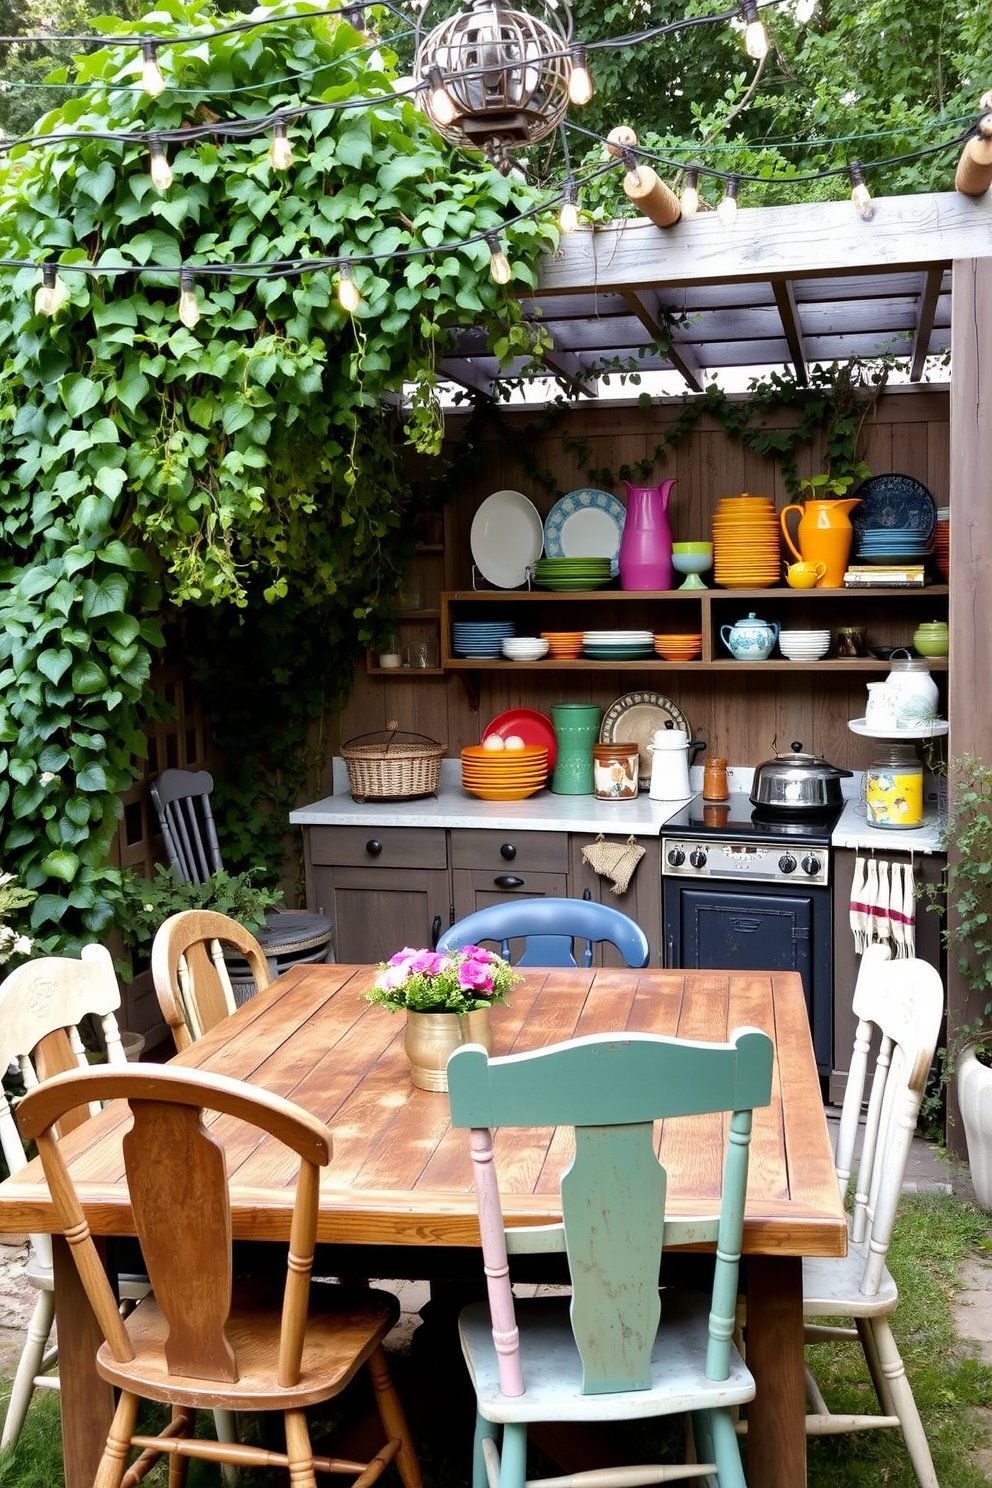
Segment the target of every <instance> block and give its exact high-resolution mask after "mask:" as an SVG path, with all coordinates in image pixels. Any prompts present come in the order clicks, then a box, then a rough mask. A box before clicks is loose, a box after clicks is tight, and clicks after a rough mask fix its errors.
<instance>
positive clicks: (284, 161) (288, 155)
mask: <svg viewBox="0 0 992 1488" xmlns="http://www.w3.org/2000/svg"><path fill="white" fill-rule="evenodd" d="M269 160H270V161H271V163H272V169H273V170H277V171H284V170H289V167H290V166H291V165H292V163H293V151H292V147H291V146H290V143H289V139H288V138H287V136H286V125H285V123H284V121H283V120H282V119H277V120H276V121H275V123H274V124H273V126H272V143H271V145H270V146H269Z"/></svg>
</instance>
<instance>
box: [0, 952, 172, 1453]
mask: <svg viewBox="0 0 992 1488" xmlns="http://www.w3.org/2000/svg"><path fill="white" fill-rule="evenodd" d="M120 1005H121V994H120V990H119V988H118V985H117V978H116V976H115V975H114V964H113V961H112V960H111V957H110V952H109V951H107V950H105V949H104V947H103V946H99V945H90V946H84V947H83V952H82V957H81V959H80V960H78V961H76V960H74V959H72V958H70V957H67V956H42V957H39V958H38V959H37V960H35V961H28V962H26V963H25V965H23V966H19V967H18V968H17V969H16V971H12V972H11V973H10V975H9V976H8V977H7V978H6V979H5V981H4V982H3V984H2V986H0V1069H6V1068H7V1067H8V1066H9V1065H10V1064H12V1063H13V1062H15V1061H16V1063H17V1064H18V1066H19V1067H20V1071H21V1077H22V1079H23V1081H24V1087H25V1089H26V1090H31V1089H33V1088H34V1086H36V1085H38V1084H40V1083H41V1082H42V1081H44V1080H47V1079H50V1078H51V1076H52V1075H56V1074H59V1073H60V1072H61V1071H62V1070H67V1069H75V1068H76V1067H77V1066H79V1067H81V1068H83V1069H85V1068H86V1067H87V1058H86V1051H85V1049H84V1048H83V1042H82V1039H81V1038H80V1036H79V1024H80V1023H81V1022H82V1020H83V1019H84V1018H85V1017H86V1016H87V1015H91V1016H92V1017H94V1018H96V1019H97V1021H98V1024H99V1028H100V1032H101V1034H102V1036H103V1041H104V1044H105V1047H106V1052H107V1061H108V1063H110V1064H115V1065H123V1064H125V1063H126V1060H125V1057H124V1050H123V1048H122V1046H121V1036H120V1032H119V1030H118V1027H117V1019H116V1017H115V1016H114V1015H115V1013H116V1012H117V1010H118V1008H119V1007H120ZM75 1115H76V1117H77V1119H76V1120H74V1121H73V1122H72V1124H73V1125H78V1124H79V1120H82V1119H85V1118H86V1116H87V1115H89V1112H88V1111H84V1112H82V1113H81V1114H80V1113H75ZM0 1144H2V1147H3V1155H4V1158H5V1159H6V1162H7V1167H8V1169H9V1171H10V1172H11V1173H16V1172H17V1171H18V1170H19V1169H20V1168H22V1167H23V1166H24V1164H25V1163H26V1162H27V1156H26V1154H25V1151H24V1147H23V1145H22V1143H21V1138H20V1134H19V1133H18V1130H17V1125H16V1123H15V1121H14V1117H13V1113H12V1111H11V1108H10V1105H9V1102H8V1100H7V1097H6V1094H5V1093H4V1094H3V1097H2V1099H0ZM27 1275H28V1277H29V1278H30V1280H31V1282H32V1283H33V1284H34V1286H36V1287H37V1288H38V1300H37V1302H36V1303H35V1307H34V1312H33V1313H32V1315H31V1321H30V1323H29V1324H28V1332H27V1338H26V1339H25V1341H24V1348H23V1350H22V1352H21V1357H20V1361H19V1363H18V1365H17V1371H16V1373H15V1375H14V1382H13V1385H12V1387H11V1392H10V1404H9V1405H8V1407H7V1416H6V1420H5V1421H4V1426H3V1433H2V1436H0V1451H6V1450H7V1449H8V1448H9V1447H12V1446H13V1445H14V1444H15V1442H16V1441H17V1438H18V1436H19V1435H20V1432H21V1427H22V1426H23V1425H24V1418H25V1416H26V1415H27V1411H28V1406H29V1405H30V1404H31V1398H32V1396H33V1394H34V1391H35V1389H36V1388H42V1389H50V1390H51V1389H54V1390H57V1389H58V1386H59V1382H58V1376H57V1375H53V1374H52V1373H51V1370H52V1369H53V1368H54V1367H55V1365H56V1364H57V1362H58V1350H57V1349H55V1348H49V1347H48V1340H49V1337H50V1334H51V1331H52V1323H53V1321H54V1319H55V1291H54V1286H53V1281H52V1241H51V1236H50V1235H32V1236H31V1237H30V1253H29V1257H28V1267H27ZM147 1290H148V1284H147V1282H144V1283H143V1284H142V1282H141V1280H140V1278H138V1279H133V1278H132V1279H129V1280H128V1281H127V1282H124V1281H122V1295H130V1297H131V1298H132V1299H133V1298H134V1297H136V1296H143V1295H144V1293H145V1292H147Z"/></svg>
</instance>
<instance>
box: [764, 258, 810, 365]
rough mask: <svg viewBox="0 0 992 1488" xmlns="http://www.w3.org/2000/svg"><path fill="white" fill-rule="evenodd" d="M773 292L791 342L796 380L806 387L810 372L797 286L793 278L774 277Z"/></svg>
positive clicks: (788, 340)
mask: <svg viewBox="0 0 992 1488" xmlns="http://www.w3.org/2000/svg"><path fill="white" fill-rule="evenodd" d="M772 292H773V294H774V295H775V304H776V305H777V306H778V313H779V316H780V318H781V321H782V330H783V331H784V332H785V339H786V341H787V342H788V343H789V355H790V356H791V357H792V367H793V370H794V372H795V374H796V381H797V382H798V384H799V386H800V387H806V385H807V384H808V382H809V372H808V370H807V367H806V352H805V349H804V347H803V333H802V328H801V326H800V324H799V310H798V307H797V305H796V290H795V286H794V284H793V283H792V280H791V279H773V280H772Z"/></svg>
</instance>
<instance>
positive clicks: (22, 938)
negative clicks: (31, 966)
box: [14, 935, 31, 956]
mask: <svg viewBox="0 0 992 1488" xmlns="http://www.w3.org/2000/svg"><path fill="white" fill-rule="evenodd" d="M14 951H15V953H16V954H17V955H18V956H30V954H31V942H30V940H28V938H27V936H26V935H19V936H18V937H17V939H16V940H15V941H14Z"/></svg>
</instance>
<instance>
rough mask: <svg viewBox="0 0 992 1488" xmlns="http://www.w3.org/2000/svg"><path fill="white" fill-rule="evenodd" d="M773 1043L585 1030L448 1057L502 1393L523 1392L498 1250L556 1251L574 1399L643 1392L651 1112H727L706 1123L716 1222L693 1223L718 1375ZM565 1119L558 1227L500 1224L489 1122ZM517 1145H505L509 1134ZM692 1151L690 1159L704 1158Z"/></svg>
mask: <svg viewBox="0 0 992 1488" xmlns="http://www.w3.org/2000/svg"><path fill="white" fill-rule="evenodd" d="M771 1077H772V1043H771V1039H770V1038H769V1037H768V1036H767V1034H764V1033H759V1032H758V1031H757V1030H756V1029H737V1030H735V1032H734V1034H733V1035H732V1038H731V1041H730V1042H729V1043H727V1044H704V1043H690V1042H686V1041H685V1040H681V1039H670V1038H661V1037H658V1036H657V1035H652V1034H636V1033H635V1034H596V1035H593V1036H591V1037H587V1038H580V1039H572V1040H570V1041H569V1042H567V1043H562V1044H555V1045H551V1046H550V1047H548V1048H544V1049H540V1050H538V1051H536V1052H535V1053H532V1054H515V1055H508V1056H505V1057H502V1058H498V1059H491V1058H489V1056H488V1055H487V1054H486V1052H485V1050H484V1049H482V1048H481V1047H480V1046H479V1045H473V1044H468V1045H464V1046H463V1047H462V1048H461V1049H458V1050H456V1051H455V1053H454V1054H453V1055H452V1056H451V1059H450V1060H449V1061H448V1095H449V1100H450V1103H451V1119H452V1124H453V1125H454V1126H467V1127H471V1128H472V1133H471V1147H472V1158H473V1164H474V1172H475V1189H476V1197H477V1200H478V1206H479V1226H480V1229H481V1232H482V1250H483V1257H484V1260H485V1268H486V1276H487V1278H488V1284H489V1305H490V1311H491V1314H492V1321H493V1338H494V1341H495V1343H496V1350H497V1356H498V1358H499V1368H500V1388H501V1390H502V1392H503V1394H504V1395H520V1394H522V1393H523V1392H524V1388H525V1382H524V1380H523V1376H522V1371H521V1364H520V1356H519V1350H518V1347H517V1333H516V1323H515V1318H514V1311H513V1293H512V1290H511V1288H510V1280H509V1271H508V1263H507V1255H508V1252H509V1251H513V1252H515V1253H516V1252H521V1251H525V1250H558V1249H564V1250H565V1252H566V1255H567V1257H568V1263H569V1270H570V1273H571V1282H572V1304H571V1320H572V1330H573V1333H574V1335H575V1342H576V1346H577V1348H578V1351H579V1354H580V1357H581V1359H582V1367H583V1387H582V1388H583V1393H587V1394H603V1393H615V1392H617V1391H621V1390H641V1389H646V1388H647V1387H648V1386H649V1385H650V1383H651V1351H652V1348H653V1347H654V1340H655V1334H656V1332H657V1327H658V1320H659V1317H660V1308H661V1303H660V1300H659V1290H658V1272H659V1265H660V1261H661V1254H662V1250H663V1247H664V1244H665V1241H666V1238H667V1239H668V1240H669V1241H671V1240H672V1239H673V1238H675V1235H674V1232H673V1231H671V1230H668V1232H667V1235H666V1230H667V1227H666V1223H665V1189H666V1181H667V1179H666V1173H665V1170H664V1168H663V1167H662V1165H661V1164H660V1162H659V1161H658V1158H657V1156H656V1147H655V1137H654V1128H653V1122H654V1121H655V1120H657V1119H659V1118H667V1117H677V1116H699V1115H702V1114H703V1113H709V1114H713V1113H718V1112H721V1113H722V1112H727V1111H729V1112H731V1113H732V1115H731V1117H730V1132H729V1139H727V1138H726V1136H725V1132H724V1123H723V1120H722V1118H721V1119H720V1120H718V1121H714V1122H713V1123H711V1125H710V1126H709V1127H708V1129H707V1135H708V1137H709V1138H710V1139H711V1140H712V1144H713V1160H714V1161H716V1162H719V1163H720V1164H721V1165H722V1168H723V1190H722V1198H721V1205H720V1214H719V1218H718V1219H717V1220H714V1221H713V1222H712V1224H708V1223H706V1222H705V1221H696V1222H694V1236H693V1238H694V1239H696V1240H697V1241H708V1242H710V1243H713V1242H715V1244H716V1265H715V1272H714V1281H713V1296H712V1303H711V1308H710V1331H709V1342H708V1348H707V1357H706V1375H707V1378H709V1379H716V1380H719V1379H726V1378H727V1374H728V1370H729V1361H730V1339H731V1336H732V1333H733V1327H734V1313H735V1307H736V1300H737V1272H738V1266H739V1262H740V1249H741V1232H742V1228H743V1222H744V1199H745V1192H746V1188H747V1166H748V1146H749V1143H750V1138H751V1111H752V1109H753V1108H754V1107H755V1106H763V1105H767V1104H768V1102H769V1100H770V1099H771ZM521 1126H535V1127H536V1126H543V1127H548V1126H572V1127H574V1128H575V1155H574V1158H573V1160H572V1163H571V1165H570V1166H569V1168H568V1170H567V1172H566V1173H565V1174H564V1176H563V1178H562V1183H561V1206H562V1224H561V1225H553V1226H549V1227H540V1228H538V1229H532V1228H529V1227H527V1226H521V1227H517V1228H513V1229H510V1230H506V1229H505V1227H504V1224H503V1215H502V1206H501V1201H500V1193H499V1182H498V1175H497V1166H498V1153H497V1155H496V1159H497V1160H496V1161H495V1162H494V1160H493V1139H492V1129H493V1128H494V1127H499V1128H500V1130H501V1131H502V1130H503V1129H505V1128H509V1127H521ZM511 1140H512V1139H511ZM703 1160H704V1159H703V1157H702V1155H701V1161H703Z"/></svg>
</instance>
